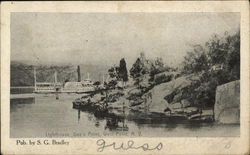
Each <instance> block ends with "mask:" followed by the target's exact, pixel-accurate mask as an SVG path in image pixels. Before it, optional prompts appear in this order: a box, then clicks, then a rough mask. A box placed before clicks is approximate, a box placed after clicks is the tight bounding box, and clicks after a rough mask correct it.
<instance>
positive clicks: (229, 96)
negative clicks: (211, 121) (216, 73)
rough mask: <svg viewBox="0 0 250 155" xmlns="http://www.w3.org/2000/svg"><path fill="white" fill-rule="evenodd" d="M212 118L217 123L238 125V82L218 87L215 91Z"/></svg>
mask: <svg viewBox="0 0 250 155" xmlns="http://www.w3.org/2000/svg"><path fill="white" fill-rule="evenodd" d="M214 118H215V121H217V122H218V123H223V124H228V123H230V124H234V123H236V124H238V123H240V81H239V80H237V81H233V82H229V83H226V84H223V85H220V86H218V87H217V89H216V101H215V105H214Z"/></svg>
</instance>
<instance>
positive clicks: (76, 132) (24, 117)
mask: <svg viewBox="0 0 250 155" xmlns="http://www.w3.org/2000/svg"><path fill="white" fill-rule="evenodd" d="M80 96H81V95H78V94H74V95H72V94H70V95H69V94H47V95H44V94H35V96H34V97H31V98H22V99H11V103H10V136H11V137H12V138H17V137H25V138H28V137H102V136H110V137H119V136H132V137H133V136H139V135H138V134H133V135H132V134H131V133H140V135H141V136H144V137H155V136H156V137H188V136H206V137H211V136H212V137H215V136H239V130H240V128H239V125H218V124H213V123H197V122H188V121H186V120H185V119H183V118H182V117H176V118H175V117H171V118H169V117H168V118H166V117H162V116H161V115H160V114H148V113H147V112H144V113H142V112H138V111H133V110H129V109H124V108H122V109H113V110H111V111H110V112H109V114H108V115H107V116H105V117H100V116H95V115H94V114H93V113H90V112H87V111H84V110H79V109H73V108H72V101H73V100H74V99H75V98H78V97H80Z"/></svg>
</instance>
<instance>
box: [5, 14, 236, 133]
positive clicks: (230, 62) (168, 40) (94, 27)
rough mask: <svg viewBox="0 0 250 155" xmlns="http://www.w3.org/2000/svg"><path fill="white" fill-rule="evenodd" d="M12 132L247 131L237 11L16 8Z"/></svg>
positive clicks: (12, 41)
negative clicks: (28, 10)
mask: <svg viewBox="0 0 250 155" xmlns="http://www.w3.org/2000/svg"><path fill="white" fill-rule="evenodd" d="M10 31H11V32H10V33H11V57H10V58H11V66H10V137H11V138H28V137H35V138H37V137H103V136H104V137H122V136H132V137H138V136H139V137H141V136H142V137H169V136H173V137H218V136H219V137H220V136H221V137H224V136H226V137H228V136H229V137H231V136H233V137H234V136H239V135H240V14H239V13H205V12H204V13H36V12H32V13H22V12H18V13H11V25H10Z"/></svg>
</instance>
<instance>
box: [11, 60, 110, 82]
mask: <svg viewBox="0 0 250 155" xmlns="http://www.w3.org/2000/svg"><path fill="white" fill-rule="evenodd" d="M35 67H36V72H37V73H36V75H37V81H38V82H54V73H55V71H57V79H58V81H59V82H64V81H66V80H67V81H77V72H76V69H77V66H73V65H60V66H59V65H39V66H38V65H36V66H35ZM80 68H81V77H82V79H85V78H87V73H89V74H90V78H91V79H92V80H93V81H97V80H102V75H103V73H106V72H107V70H108V67H107V66H98V65H80ZM10 74H11V86H33V85H34V65H32V64H28V63H24V62H16V61H12V62H11V67H10Z"/></svg>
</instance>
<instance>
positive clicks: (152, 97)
mask: <svg viewBox="0 0 250 155" xmlns="http://www.w3.org/2000/svg"><path fill="white" fill-rule="evenodd" d="M197 78H198V77H197V76H194V75H188V76H183V77H179V78H177V79H174V80H172V81H170V82H166V83H162V84H159V85H156V86H155V87H154V88H152V89H151V90H150V91H149V92H147V93H146V94H144V95H143V96H142V98H143V99H145V106H147V107H148V111H149V112H157V113H164V110H165V109H166V108H168V107H169V103H168V102H167V100H165V97H166V96H167V95H169V94H171V93H173V91H175V90H176V89H181V88H184V87H186V86H188V85H190V84H191V81H192V80H195V79H197ZM184 102H185V101H184ZM185 104H186V103H185Z"/></svg>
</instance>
